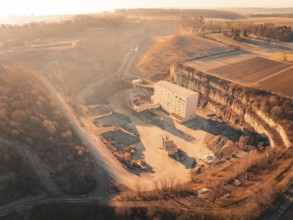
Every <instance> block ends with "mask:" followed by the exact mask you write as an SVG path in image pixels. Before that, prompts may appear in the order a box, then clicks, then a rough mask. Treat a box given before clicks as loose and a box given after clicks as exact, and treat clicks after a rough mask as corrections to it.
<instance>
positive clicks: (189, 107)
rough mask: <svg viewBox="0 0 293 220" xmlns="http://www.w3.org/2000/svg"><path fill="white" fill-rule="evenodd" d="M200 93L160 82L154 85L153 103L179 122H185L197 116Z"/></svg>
mask: <svg viewBox="0 0 293 220" xmlns="http://www.w3.org/2000/svg"><path fill="white" fill-rule="evenodd" d="M197 101H198V93H197V92H194V91H192V90H189V89H186V88H183V87H181V86H179V85H176V84H173V83H170V82H167V81H159V82H157V83H155V84H154V95H153V96H152V103H159V104H160V105H161V108H162V109H163V110H164V111H166V112H168V113H169V114H170V116H171V117H172V118H174V119H176V120H177V121H179V122H185V121H188V120H190V119H193V118H194V117H195V116H196V108H197Z"/></svg>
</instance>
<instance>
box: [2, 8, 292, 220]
mask: <svg viewBox="0 0 293 220" xmlns="http://www.w3.org/2000/svg"><path fill="white" fill-rule="evenodd" d="M167 11H168V10H167ZM171 11H172V10H171ZM123 13H125V11H122V12H120V14H119V13H118V14H117V15H116V14H115V16H113V17H111V16H112V15H111V13H110V14H107V13H106V14H105V15H103V16H102V17H101V18H99V19H100V20H99V19H98V21H97V20H96V19H97V18H96V17H95V16H89V18H87V17H82V16H81V17H78V18H76V20H73V21H70V22H68V23H64V24H66V25H65V26H66V27H67V29H64V30H63V28H62V27H63V26H62V25H64V24H63V23H62V22H61V23H60V24H59V23H58V24H47V25H48V27H47V26H46V25H44V27H43V28H44V30H43V31H41V32H40V33H38V32H36V33H38V34H36V33H30V31H29V30H30V29H29V28H27V29H23V31H24V33H28V36H26V38H25V39H18V38H16V39H15V40H9V41H3V42H0V62H1V63H3V67H2V66H1V67H0V85H1V86H2V87H4V85H5V86H7V87H8V84H7V83H6V82H9V83H11V84H12V82H14V81H16V79H17V78H18V77H17V75H15V78H13V77H14V75H13V74H12V73H14V72H17V71H19V73H22V72H21V71H24V72H28V73H30V74H28V75H25V74H23V75H22V74H19V75H22V76H23V77H26V80H23V78H21V80H18V81H17V83H18V84H17V85H23V84H24V85H26V87H25V88H26V90H25V94H26V95H27V94H29V95H28V97H32V100H28V101H27V103H25V104H23V106H25V107H31V106H36V107H34V108H33V107H31V108H30V110H29V111H30V112H29V111H28V110H25V107H23V106H21V105H20V103H21V102H20V101H18V99H20V100H22V99H23V97H24V95H23V94H22V91H21V88H22V87H21V86H19V88H18V89H17V90H16V92H17V93H14V89H13V88H14V87H13V86H11V87H8V88H7V89H6V90H3V92H2V90H1V92H2V93H0V97H1V100H0V101H1V103H0V123H1V125H2V126H1V128H2V129H3V132H4V133H5V132H8V131H7V129H6V128H10V127H11V131H9V132H10V133H8V134H7V137H8V138H18V140H17V141H10V142H9V141H7V140H6V139H5V138H7V137H5V138H3V140H2V137H0V142H1V143H0V144H2V145H3V146H4V145H5V144H7V143H9V146H14V145H15V146H17V147H15V148H16V149H15V151H16V152H17V154H16V155H17V158H22V153H23V152H25V158H24V159H23V158H22V159H23V160H22V159H21V160H20V159H19V161H20V162H22V163H23V164H24V165H25V166H24V167H29V166H30V167H33V168H34V169H33V172H35V170H37V168H38V167H40V169H41V171H38V172H37V174H38V175H37V178H35V177H34V175H32V174H30V175H28V176H27V177H26V180H27V181H28V182H29V180H34V181H35V182H36V183H35V184H36V186H38V188H37V190H35V191H33V194H31V195H30V194H28V196H27V198H24V200H26V201H28V202H29V201H36V202H37V204H43V203H44V204H46V203H47V202H48V203H53V204H55V203H58V202H59V203H60V204H63V203H70V204H75V203H76V204H79V203H84V204H86V205H92V204H95V205H97V204H98V205H102V206H106V207H108V206H109V207H111V208H113V209H115V213H116V212H117V213H119V214H121V213H122V214H121V215H124V214H125V213H126V212H128V211H129V210H132V209H133V210H138V212H139V211H141V210H144V211H145V210H146V209H147V211H148V212H150V213H151V214H153V212H154V213H156V214H157V213H159V211H157V207H163V208H164V209H166V210H172V211H174V210H175V211H180V212H181V211H182V212H184V213H185V214H186V213H187V215H189V214H195V215H194V216H196V217H194V216H192V217H190V218H189V219H200V218H201V219H213V217H215V216H218V215H219V216H220V218H221V219H250V218H249V217H247V215H248V214H247V213H254V211H255V210H261V211H259V212H256V214H255V216H260V215H261V213H260V212H264V210H267V209H268V207H270V206H271V205H272V203H273V202H274V201H276V198H277V196H279V195H282V194H284V193H286V192H287V191H286V190H288V189H290V190H291V188H292V187H291V188H290V184H292V155H293V153H292V141H293V124H292V115H293V109H292V106H293V101H292V100H293V90H292V80H293V78H292V77H293V65H292V60H290V58H291V57H292V56H293V49H292V43H287V42H280V41H270V42H267V41H266V40H265V39H256V38H255V36H252V37H247V38H246V39H244V40H243V41H238V40H237V39H236V40H235V39H232V38H231V37H229V33H228V34H227V33H226V32H225V31H227V29H228V28H227V27H226V28H223V29H221V30H219V29H218V28H213V24H214V25H215V24H217V22H224V21H222V20H215V21H210V20H207V21H206V23H207V24H209V25H210V26H208V25H207V27H204V28H205V29H204V28H203V27H201V28H196V27H192V28H190V27H188V25H187V24H186V23H185V22H184V19H183V18H181V17H180V18H178V19H177V20H176V19H173V17H168V16H166V17H160V16H158V17H152V16H146V17H139V16H138V17H137V16H129V17H127V16H125V17H124V16H122V14H123ZM166 13H167V12H166ZM168 13H169V12H168ZM180 13H181V12H180ZM108 16H109V17H108ZM87 19H89V21H87ZM108 19H109V20H108ZM136 19H138V20H136ZM197 19H201V18H200V16H198V17H191V21H194V20H197ZM86 21H87V22H86ZM83 22H85V23H83ZM99 22H100V23H99ZM180 22H182V23H180ZM209 22H210V23H209ZM213 22H214V23H213ZM231 22H232V21H231ZM237 22H238V21H237ZM237 22H236V23H235V25H240V23H237ZM69 24H70V25H69ZM85 24H87V25H85ZM225 24H226V23H225ZM228 24H229V23H227V24H226V25H228ZM50 25H52V26H50ZM58 25H60V27H59V26H58ZM67 25H69V26H67ZM202 25H203V24H202ZM55 26H56V27H58V28H56V30H58V34H53V33H52V32H51V30H52V29H54V27H55ZM30 28H31V29H32V30H35V29H34V27H33V26H32V27H30ZM11 29H12V27H11ZM5 31H6V30H5ZM6 32H7V33H9V31H8V29H7V31H6ZM6 32H5V33H6ZM13 34H15V33H13ZM13 36H14V35H13ZM15 36H16V34H15ZM0 37H1V36H0ZM284 53H286V57H285V56H283V54H284ZM284 58H286V59H284ZM20 70H21V71H20ZM6 72H7V74H8V75H9V74H11V76H12V77H11V78H7V77H6V78H5V77H2V73H3V76H5V75H4V73H6ZM27 76H28V77H27ZM32 79H33V80H34V81H33V82H31V81H30V80H32ZM5 80H10V81H5ZM31 85H34V86H31ZM31 88H32V89H31ZM40 88H42V89H40ZM34 90H35V91H34ZM10 93H11V94H13V96H11V97H12V98H11V100H10V99H9V98H7V97H10V96H7V97H4V95H6V94H10ZM2 96H3V97H2ZM44 97H46V99H44ZM5 100H9V103H4V102H5ZM47 105H49V107H50V108H48V106H47ZM7 106H8V107H7ZM8 108H11V109H14V108H15V109H16V110H15V112H13V114H8V113H7V112H8V111H6V109H8ZM47 108H48V109H51V111H52V112H48V111H47ZM34 109H39V110H40V112H41V113H39V112H37V111H35V110H34ZM56 109H58V110H59V111H57V110H56ZM28 112H29V113H30V114H31V115H33V116H31V115H29V116H28V119H25V118H24V115H26V114H28ZM61 115H62V116H64V117H63V118H62V117H61ZM8 116H9V117H11V119H10V118H9V120H8V119H7V118H8ZM61 119H62V120H61ZM21 122H22V123H23V124H26V125H27V127H25V128H22V127H21V124H22V123H21ZM24 122H25V123H24ZM30 125H32V126H30ZM57 125H59V127H62V130H59V127H57ZM39 128H41V129H39ZM29 129H35V130H33V131H31V132H30V133H29V134H30V137H27V136H25V135H24V136H21V135H23V133H24V131H26V130H29ZM39 130H41V131H42V132H44V134H46V135H44V136H41V137H39V136H38V132H39ZM5 134H6V133H5ZM9 135H10V136H9ZM22 141H23V142H24V143H25V144H24V145H22V144H21V142H22ZM43 141H44V143H46V145H45V144H44V145H43ZM54 141H55V142H56V143H58V144H57V145H55V144H54ZM2 145H1V146H2ZM31 145H32V146H34V147H36V149H37V150H36V151H35V152H34V149H33V147H32V146H31ZM63 145H64V146H65V147H64V146H63ZM23 146H25V147H26V148H27V150H22V147H23ZM28 146H29V147H28ZM43 146H46V147H47V148H44V147H43ZM59 147H60V149H59ZM62 147H63V148H64V149H65V150H64V149H63V148H62ZM7 149H8V148H7ZM7 149H6V148H5V150H2V151H1V152H4V153H5V154H3V158H2V159H3V164H5V163H6V162H7V161H8V162H9V161H12V160H11V155H12V153H13V151H11V152H10V151H8V150H7ZM50 149H51V150H50ZM52 149H53V150H52ZM0 150H1V149H0ZM50 152H53V153H52V155H51V154H50ZM47 155H50V157H52V158H53V156H55V155H57V156H56V157H54V159H50V158H49V157H48V158H47ZM26 158H28V160H27V159H26ZM27 161H28V162H27ZM56 161H57V162H56ZM20 162H19V164H20ZM26 163H28V164H26ZM52 164H53V165H52ZM20 165H21V164H20ZM5 166H6V165H5ZM3 167H4V166H3ZM7 167H8V166H7ZM72 167H73V168H74V171H73V170H72ZM15 170H16V169H15ZM68 170H69V171H68ZM67 171H68V172H67ZM9 172H10V171H9ZM9 172H7V173H8V174H7V175H6V174H5V175H6V176H4V177H3V178H2V177H1V176H0V185H1V184H2V182H3V183H8V182H7V181H6V180H8V179H9V175H10V174H9ZM77 177H78V178H77ZM17 178H20V177H17ZM34 178H35V179H34ZM38 178H40V179H43V180H42V181H41V183H42V184H39V185H38V184H37V180H38ZM47 180H48V181H47ZM5 181H6V182H5ZM55 181H56V182H55ZM46 182H47V183H46ZM79 185H80V186H82V187H80V188H79V187H78V186H79ZM16 186H17V185H16ZM28 186H29V184H28ZM46 187H47V188H46ZM80 189H82V190H80ZM42 190H43V191H42ZM4 193H5V192H4ZM10 193H12V194H13V193H14V192H13V190H12V191H11V192H10ZM24 195H26V194H24ZM13 196H15V198H20V197H18V195H17V194H13ZM3 198H4V197H3ZM7 198H8V199H9V196H6V197H5V198H4V199H7ZM11 198H12V197H11ZM13 198H14V197H13ZM290 198H292V197H290ZM4 199H3V201H2V200H1V202H3V204H4V203H5V201H4ZM10 200H11V199H10ZM10 200H8V201H9V202H13V201H10ZM16 203H17V204H16V205H15V206H14V203H12V204H10V203H8V208H7V207H4V208H3V210H4V211H1V207H0V218H1V214H2V213H4V214H3V216H4V215H6V213H10V212H14V211H15V210H17V212H18V210H20V209H19V208H18V207H19V206H21V205H22V201H16ZM19 204H20V205H19ZM86 205H85V206H86ZM9 206H11V207H14V208H12V211H11V210H10V209H9ZM32 206H33V205H32ZM15 207H16V208H15ZM21 207H22V206H21ZM7 210H8V211H7ZM125 210H127V211H125ZM166 210H164V211H166ZM112 211H113V210H112ZM113 212H114V211H113ZM120 212H121V213H120ZM239 213H240V214H239ZM151 214H150V215H151ZM176 214H177V213H176ZM125 216H127V214H125ZM210 216H212V217H211V218H209V217H210ZM152 217H154V218H153V219H155V218H156V215H155V214H153V216H152ZM159 219H160V218H159ZM162 219H164V218H162ZM166 219H168V217H167V218H166ZM170 219H172V218H170ZM174 219H175V218H174ZM183 219H184V218H183ZM187 219H188V218H187Z"/></svg>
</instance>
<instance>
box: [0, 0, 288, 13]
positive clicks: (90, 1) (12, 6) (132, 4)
mask: <svg viewBox="0 0 293 220" xmlns="http://www.w3.org/2000/svg"><path fill="white" fill-rule="evenodd" d="M1 1H3V2H2V3H1V6H0V16H7V15H24V14H25V15H29V14H36V15H37V14H38V15H39V14H71V13H87V12H98V11H103V10H110V9H115V8H158V7H169V8H170V7H172V8H175V7H180V8H215V7H267V8H268V7H279V8H282V7H284V8H286V7H293V0H1Z"/></svg>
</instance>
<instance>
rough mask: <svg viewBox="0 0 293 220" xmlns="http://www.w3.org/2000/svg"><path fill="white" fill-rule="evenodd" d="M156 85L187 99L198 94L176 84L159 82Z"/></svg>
mask: <svg viewBox="0 0 293 220" xmlns="http://www.w3.org/2000/svg"><path fill="white" fill-rule="evenodd" d="M156 85H157V86H160V87H162V88H165V89H167V90H169V91H171V92H174V93H177V94H178V95H180V96H182V97H185V98H187V97H189V96H191V95H195V94H197V92H194V91H192V90H190V89H186V88H184V87H182V86H179V85H176V84H174V83H171V82H168V81H159V82H157V83H155V86H156Z"/></svg>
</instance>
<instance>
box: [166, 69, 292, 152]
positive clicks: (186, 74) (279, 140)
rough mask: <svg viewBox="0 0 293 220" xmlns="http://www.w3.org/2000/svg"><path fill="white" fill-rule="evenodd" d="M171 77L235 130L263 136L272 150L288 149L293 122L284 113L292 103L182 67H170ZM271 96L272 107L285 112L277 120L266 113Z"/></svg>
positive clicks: (267, 93) (269, 105) (268, 109)
mask: <svg viewBox="0 0 293 220" xmlns="http://www.w3.org/2000/svg"><path fill="white" fill-rule="evenodd" d="M170 74H171V78H172V80H174V81H175V82H176V83H177V84H179V85H181V86H183V87H186V88H189V89H192V90H195V91H197V92H199V95H200V100H199V105H201V106H203V107H206V108H208V109H210V110H212V111H214V112H215V113H217V114H219V115H221V116H222V118H223V119H224V120H225V121H229V123H230V124H232V125H233V126H234V127H235V128H237V129H242V130H243V129H250V130H254V131H255V132H257V133H258V134H265V135H266V136H267V137H268V138H269V140H270V144H271V146H272V147H275V146H286V147H289V146H291V144H292V134H291V132H292V129H290V128H291V127H290V126H292V121H291V120H290V116H287V114H286V112H285V111H287V108H286V105H291V106H292V100H290V99H288V98H284V97H278V96H277V95H275V94H271V93H269V92H267V91H262V90H258V89H255V88H248V87H243V86H241V85H238V84H235V83H232V82H229V81H227V80H223V79H220V78H217V77H214V76H211V75H208V74H206V73H202V72H200V71H197V70H195V69H193V68H191V67H189V66H185V65H184V64H177V65H173V66H172V67H171V69H170ZM272 97H273V99H274V100H277V101H278V102H277V104H276V103H275V104H274V105H279V104H280V106H282V109H285V110H283V114H281V113H280V114H279V115H278V116H276V117H272V115H271V114H270V113H269V112H270V108H271V107H272V106H273V104H272V103H271V102H270V100H272ZM288 103H289V104H288ZM289 107H290V106H289ZM286 117H289V118H286ZM287 122H288V123H289V125H288V123H287ZM285 126H287V127H285ZM288 126H289V128H288Z"/></svg>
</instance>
